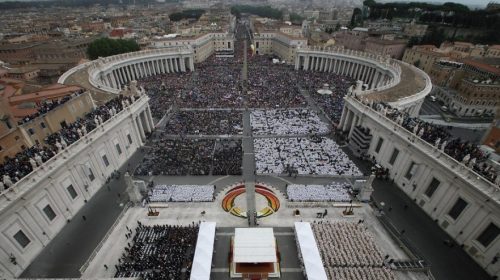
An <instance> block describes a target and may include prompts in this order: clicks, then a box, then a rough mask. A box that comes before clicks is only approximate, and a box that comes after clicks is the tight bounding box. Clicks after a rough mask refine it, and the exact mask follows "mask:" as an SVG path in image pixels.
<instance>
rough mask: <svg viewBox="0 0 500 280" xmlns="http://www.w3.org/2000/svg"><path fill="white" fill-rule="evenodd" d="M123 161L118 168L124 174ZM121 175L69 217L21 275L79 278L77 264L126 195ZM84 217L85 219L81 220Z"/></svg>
mask: <svg viewBox="0 0 500 280" xmlns="http://www.w3.org/2000/svg"><path fill="white" fill-rule="evenodd" d="M142 157H143V155H142V154H141V153H140V152H136V154H134V155H133V156H132V159H131V160H129V161H128V163H130V166H131V167H132V166H135V164H136V163H138V162H140V160H141V158H142ZM126 169H127V164H124V166H123V167H122V168H121V172H122V174H124V173H125V171H126ZM125 189H126V186H125V181H124V180H123V176H122V177H121V178H120V179H119V180H113V181H111V182H110V183H109V184H108V185H107V186H106V185H105V186H103V187H102V188H101V189H100V190H99V191H98V192H97V193H96V194H95V195H94V196H93V197H92V198H91V199H90V200H89V201H88V202H87V204H85V205H84V206H83V208H82V209H81V210H80V211H78V213H76V215H75V216H74V217H73V219H72V220H71V221H70V222H69V223H68V224H67V225H66V226H64V228H63V229H62V230H61V231H60V232H59V233H58V234H57V236H56V237H55V238H54V239H53V240H52V241H51V242H50V243H49V245H47V247H45V248H44V249H43V250H42V252H41V253H40V255H38V256H37V257H36V258H35V259H34V260H33V262H32V263H31V265H30V266H28V268H26V270H25V271H24V272H23V273H22V274H21V276H20V277H21V278H47V277H51V278H63V277H64V278H66V277H80V271H79V269H80V267H81V266H82V265H83V264H84V263H85V262H86V261H87V258H88V257H89V256H90V255H91V254H92V251H93V250H94V248H96V247H97V245H98V244H99V242H100V241H101V239H102V238H103V237H104V236H105V235H106V233H107V231H108V230H109V228H110V227H111V226H112V225H113V223H114V222H115V220H116V219H117V217H118V216H119V215H120V213H121V211H122V209H123V207H124V205H125V203H126V202H127V201H128V195H127V193H126V192H125ZM83 216H85V218H86V220H83Z"/></svg>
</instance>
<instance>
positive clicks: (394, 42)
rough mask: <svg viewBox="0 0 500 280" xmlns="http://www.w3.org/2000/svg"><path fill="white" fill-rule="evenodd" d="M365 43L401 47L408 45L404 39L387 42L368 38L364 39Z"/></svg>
mask: <svg viewBox="0 0 500 280" xmlns="http://www.w3.org/2000/svg"><path fill="white" fill-rule="evenodd" d="M366 41H367V42H370V43H374V44H379V45H402V44H406V43H408V40H406V39H394V40H387V39H380V38H374V37H368V38H367V39H366Z"/></svg>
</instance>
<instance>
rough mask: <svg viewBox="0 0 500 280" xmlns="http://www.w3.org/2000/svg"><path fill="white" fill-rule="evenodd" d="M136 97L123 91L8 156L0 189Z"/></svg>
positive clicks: (0, 170)
mask: <svg viewBox="0 0 500 280" xmlns="http://www.w3.org/2000/svg"><path fill="white" fill-rule="evenodd" d="M134 100H135V97H125V96H123V95H120V96H118V97H116V98H114V99H112V100H110V101H108V102H106V103H105V104H104V105H102V106H99V107H97V108H95V109H94V110H93V111H91V112H89V113H87V114H86V115H85V116H84V117H83V118H81V119H79V120H78V121H76V122H74V123H71V124H68V125H66V126H65V127H63V128H62V129H61V130H59V131H58V132H55V133H53V134H51V135H49V136H48V137H46V138H45V139H44V143H43V144H36V145H34V146H32V147H29V148H26V149H24V150H23V151H21V152H19V153H17V154H16V155H15V156H14V157H12V158H9V157H6V158H5V160H4V162H3V163H2V164H0V179H1V180H0V189H1V190H3V189H7V188H9V187H11V186H12V185H14V184H15V183H17V182H18V181H19V180H21V179H22V178H23V177H24V176H26V175H28V174H29V173H31V172H32V171H33V170H34V169H35V168H37V167H38V166H40V165H42V164H43V163H44V162H46V161H47V160H49V159H50V158H52V157H53V156H54V155H56V154H57V153H59V152H61V151H62V150H64V149H66V147H68V146H69V145H71V144H72V143H74V142H76V141H77V140H78V139H80V138H81V137H83V136H84V135H86V134H87V133H89V132H91V131H92V130H94V129H95V128H96V127H97V126H99V125H101V124H103V123H104V122H106V121H107V120H108V119H110V118H111V117H112V116H114V115H115V114H117V113H119V112H120V111H122V110H123V108H124V107H126V106H129V105H130V104H131V103H132V102H134Z"/></svg>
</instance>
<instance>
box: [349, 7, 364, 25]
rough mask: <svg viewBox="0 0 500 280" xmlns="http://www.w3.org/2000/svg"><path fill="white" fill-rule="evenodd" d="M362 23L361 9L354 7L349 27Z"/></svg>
mask: <svg viewBox="0 0 500 280" xmlns="http://www.w3.org/2000/svg"><path fill="white" fill-rule="evenodd" d="M362 23H363V18H362V15H361V9H360V8H354V11H353V12H352V17H351V28H354V27H357V26H360V25H362Z"/></svg>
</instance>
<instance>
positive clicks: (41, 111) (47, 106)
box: [17, 89, 84, 125]
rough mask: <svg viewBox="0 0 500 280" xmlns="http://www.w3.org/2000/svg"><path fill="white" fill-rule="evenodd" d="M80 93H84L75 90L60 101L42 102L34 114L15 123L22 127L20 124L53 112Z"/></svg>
mask: <svg viewBox="0 0 500 280" xmlns="http://www.w3.org/2000/svg"><path fill="white" fill-rule="evenodd" d="M82 93H84V90H83V89H80V90H77V91H75V92H73V93H72V94H70V95H66V96H64V97H62V98H60V99H56V100H47V101H43V102H42V103H41V104H40V105H39V106H38V108H37V111H36V112H35V113H33V114H31V115H29V116H25V117H23V118H22V119H21V120H19V121H18V122H17V124H18V125H22V124H25V123H27V122H29V121H31V120H33V119H35V118H38V117H39V116H41V115H45V114H47V113H48V112H49V111H52V110H54V109H55V108H57V107H59V106H61V105H63V104H64V103H66V102H68V101H69V100H71V99H72V98H73V97H76V96H78V95H81V94H82Z"/></svg>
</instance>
